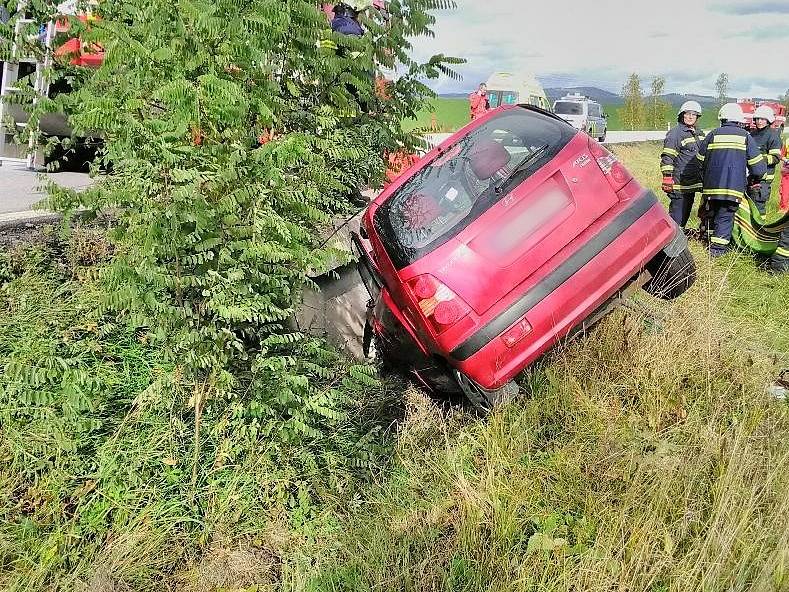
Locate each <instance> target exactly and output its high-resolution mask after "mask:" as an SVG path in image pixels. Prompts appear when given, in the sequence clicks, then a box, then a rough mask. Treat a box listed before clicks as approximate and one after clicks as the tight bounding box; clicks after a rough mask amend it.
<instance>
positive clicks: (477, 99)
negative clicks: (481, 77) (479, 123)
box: [468, 82, 490, 121]
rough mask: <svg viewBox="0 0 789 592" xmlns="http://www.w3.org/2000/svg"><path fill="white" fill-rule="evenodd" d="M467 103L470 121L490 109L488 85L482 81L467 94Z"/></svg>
mask: <svg viewBox="0 0 789 592" xmlns="http://www.w3.org/2000/svg"><path fill="white" fill-rule="evenodd" d="M468 103H469V110H470V115H471V121H474V120H475V119H476V118H477V117H482V116H483V115H485V113H486V112H487V111H488V110H489V109H490V102H489V101H488V87H487V85H486V84H485V83H484V82H483V83H482V84H480V85H479V88H477V90H475V91H474V92H473V93H471V94H470V95H469V96H468Z"/></svg>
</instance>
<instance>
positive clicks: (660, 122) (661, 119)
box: [647, 76, 671, 130]
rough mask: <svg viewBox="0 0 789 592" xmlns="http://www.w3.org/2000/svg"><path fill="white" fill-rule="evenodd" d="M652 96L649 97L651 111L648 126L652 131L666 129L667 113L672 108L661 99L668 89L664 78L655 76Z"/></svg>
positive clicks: (648, 116) (649, 110)
mask: <svg viewBox="0 0 789 592" xmlns="http://www.w3.org/2000/svg"><path fill="white" fill-rule="evenodd" d="M650 86H651V91H652V94H651V95H650V97H649V109H648V114H647V124H648V125H649V126H650V127H651V128H652V129H656V130H657V129H664V126H665V124H666V112H667V111H668V109H669V108H670V107H671V105H669V104H668V103H667V102H666V101H665V100H664V99H662V98H661V95H662V94H663V91H664V90H665V87H666V79H665V78H664V77H663V76H655V77H653V78H652V83H651V85H650Z"/></svg>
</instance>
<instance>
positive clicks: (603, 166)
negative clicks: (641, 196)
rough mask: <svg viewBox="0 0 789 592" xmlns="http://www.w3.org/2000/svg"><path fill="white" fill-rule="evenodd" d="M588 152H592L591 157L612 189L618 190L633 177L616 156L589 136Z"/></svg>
mask: <svg viewBox="0 0 789 592" xmlns="http://www.w3.org/2000/svg"><path fill="white" fill-rule="evenodd" d="M589 152H591V153H592V158H594V159H595V162H597V166H598V167H600V170H601V171H602V173H603V175H605V177H606V179H608V182H609V183H610V185H611V188H612V189H613V190H614V191H619V190H620V189H622V187H624V186H625V185H627V184H628V183H629V182H630V181H631V180H632V179H633V175H631V174H630V172H629V171H628V170H627V169H626V168H625V167H624V166H623V165H622V163H621V162H619V161H618V160H617V158H616V156H614V155H613V154H611V153H610V152H609V151H608V150H606V149H605V148H604V147H603V146H602V145H601V144H599V143H598V142H596V141H595V140H593V139H591V138H589Z"/></svg>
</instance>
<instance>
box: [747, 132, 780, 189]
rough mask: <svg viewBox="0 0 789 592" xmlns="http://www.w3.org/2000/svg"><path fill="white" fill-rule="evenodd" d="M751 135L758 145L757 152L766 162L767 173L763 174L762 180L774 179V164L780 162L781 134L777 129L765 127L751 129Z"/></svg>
mask: <svg viewBox="0 0 789 592" xmlns="http://www.w3.org/2000/svg"><path fill="white" fill-rule="evenodd" d="M751 137H752V138H753V141H754V142H756V145H757V146H758V147H759V152H761V154H762V156H764V162H765V164H767V174H766V175H765V176H764V180H765V181H772V180H773V179H775V165H777V164H778V163H779V162H781V136H780V134H779V133H778V130H776V129H773V128H771V127H766V128H764V129H754V130H753V131H751Z"/></svg>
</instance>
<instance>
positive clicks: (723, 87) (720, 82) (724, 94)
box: [715, 72, 729, 107]
mask: <svg viewBox="0 0 789 592" xmlns="http://www.w3.org/2000/svg"><path fill="white" fill-rule="evenodd" d="M715 93H716V96H717V97H718V107H722V106H723V105H724V104H725V103H726V102H727V101H728V100H729V98H728V94H729V75H728V74H726V72H721V73H720V74H719V75H718V79H717V80H716V81H715Z"/></svg>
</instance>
